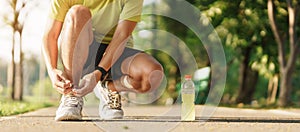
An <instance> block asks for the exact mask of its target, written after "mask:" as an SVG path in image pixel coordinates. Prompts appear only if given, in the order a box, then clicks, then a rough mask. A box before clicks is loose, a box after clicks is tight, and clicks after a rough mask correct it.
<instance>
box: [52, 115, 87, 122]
mask: <svg viewBox="0 0 300 132" xmlns="http://www.w3.org/2000/svg"><path fill="white" fill-rule="evenodd" d="M81 119H82V118H81V116H78V115H64V116H61V117H55V121H78V120H81Z"/></svg>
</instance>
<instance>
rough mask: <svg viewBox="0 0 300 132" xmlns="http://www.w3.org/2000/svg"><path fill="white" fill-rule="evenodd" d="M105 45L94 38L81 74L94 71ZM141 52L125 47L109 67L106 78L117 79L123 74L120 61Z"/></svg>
mask: <svg viewBox="0 0 300 132" xmlns="http://www.w3.org/2000/svg"><path fill="white" fill-rule="evenodd" d="M107 46H108V44H100V43H98V42H96V41H95V40H94V42H93V43H92V44H91V45H90V47H89V55H88V58H87V61H86V63H85V65H84V67H83V75H85V74H88V73H91V72H92V71H94V69H95V67H96V66H98V64H99V63H100V61H101V59H102V56H103V54H104V52H105V50H106V48H107ZM141 52H142V51H140V50H137V49H132V48H128V47H125V49H124V51H123V53H122V55H121V56H120V57H119V59H118V60H117V61H116V62H115V63H114V64H113V66H112V67H111V68H110V70H109V76H108V79H111V80H116V79H119V78H120V77H121V76H122V75H123V73H122V71H121V65H122V62H123V61H124V60H125V59H126V58H128V57H131V56H134V55H136V54H137V53H141Z"/></svg>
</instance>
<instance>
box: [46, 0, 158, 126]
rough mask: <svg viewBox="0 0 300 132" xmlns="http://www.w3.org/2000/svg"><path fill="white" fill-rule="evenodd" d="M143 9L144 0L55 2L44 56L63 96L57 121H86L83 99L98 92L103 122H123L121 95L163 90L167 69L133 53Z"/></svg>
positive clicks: (52, 6)
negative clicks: (164, 72) (133, 36)
mask: <svg viewBox="0 0 300 132" xmlns="http://www.w3.org/2000/svg"><path fill="white" fill-rule="evenodd" d="M142 6H143V1H142V0H93V1H91V0H52V1H51V8H50V9H51V10H50V19H49V22H48V25H47V28H46V31H45V35H44V45H43V52H44V57H45V60H46V65H47V69H48V74H49V76H50V78H51V81H52V84H53V87H54V88H55V89H56V90H57V91H58V92H59V93H61V94H62V95H63V96H62V98H61V104H60V106H59V108H58V110H57V111H56V117H55V120H57V121H60V120H78V119H81V110H82V106H83V100H82V97H83V96H85V95H86V94H88V93H90V92H92V91H93V90H94V92H95V94H96V96H97V97H98V98H99V99H100V104H99V115H100V117H101V118H103V119H113V118H122V117H123V111H122V109H121V100H120V98H121V97H120V95H119V92H120V91H131V92H140V93H143V92H148V91H150V90H154V89H155V88H157V87H159V85H160V83H161V81H162V78H163V69H162V66H161V65H160V64H159V63H158V62H157V61H156V60H155V59H154V58H153V57H151V56H150V55H148V54H146V53H144V52H141V51H138V50H135V49H132V48H129V47H130V46H132V44H133V41H132V36H131V34H132V31H133V30H134V28H135V26H136V24H137V22H139V21H140V14H141V11H142ZM59 38H60V39H59ZM59 44H60V50H59V48H58V45H59ZM59 51H60V58H61V61H62V65H63V70H59V69H58V67H57V66H58V56H59V55H58V54H59Z"/></svg>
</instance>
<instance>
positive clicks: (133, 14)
mask: <svg viewBox="0 0 300 132" xmlns="http://www.w3.org/2000/svg"><path fill="white" fill-rule="evenodd" d="M74 5H84V6H86V7H88V8H89V9H90V11H91V13H92V23H93V24H92V25H93V31H94V37H95V39H96V41H97V42H99V43H105V44H109V43H110V41H111V39H112V37H113V34H114V32H115V29H116V25H117V24H118V22H119V21H122V20H129V21H134V22H139V21H140V19H141V18H140V15H141V12H142V7H143V0H52V1H51V8H50V17H51V18H53V19H55V20H57V21H61V22H63V21H64V19H65V16H66V14H67V12H68V10H69V9H70V8H71V7H72V6H74ZM127 43H128V44H127V45H132V37H130V39H129V40H128V42H127Z"/></svg>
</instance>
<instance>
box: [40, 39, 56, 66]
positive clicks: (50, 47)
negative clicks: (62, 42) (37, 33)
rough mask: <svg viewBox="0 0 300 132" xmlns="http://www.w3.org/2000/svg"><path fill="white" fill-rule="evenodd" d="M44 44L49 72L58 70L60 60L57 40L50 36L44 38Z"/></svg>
mask: <svg viewBox="0 0 300 132" xmlns="http://www.w3.org/2000/svg"><path fill="white" fill-rule="evenodd" d="M43 41H44V43H43V46H42V49H43V55H44V59H45V64H46V66H47V69H48V71H49V70H52V69H56V68H57V60H58V46H57V41H56V40H55V38H51V36H49V35H45V36H44V40H43Z"/></svg>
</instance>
